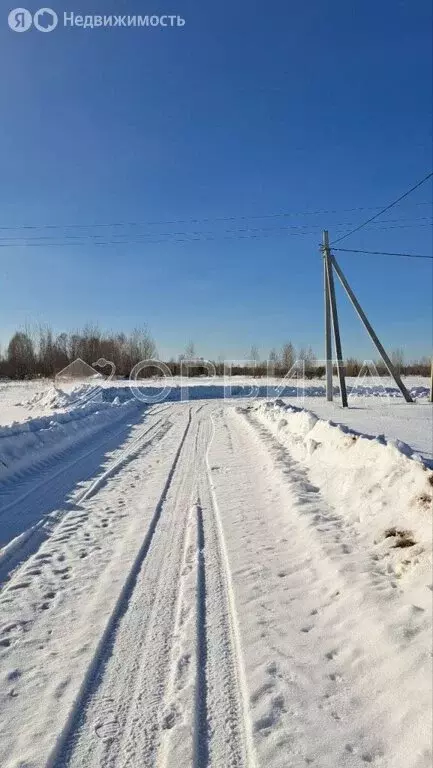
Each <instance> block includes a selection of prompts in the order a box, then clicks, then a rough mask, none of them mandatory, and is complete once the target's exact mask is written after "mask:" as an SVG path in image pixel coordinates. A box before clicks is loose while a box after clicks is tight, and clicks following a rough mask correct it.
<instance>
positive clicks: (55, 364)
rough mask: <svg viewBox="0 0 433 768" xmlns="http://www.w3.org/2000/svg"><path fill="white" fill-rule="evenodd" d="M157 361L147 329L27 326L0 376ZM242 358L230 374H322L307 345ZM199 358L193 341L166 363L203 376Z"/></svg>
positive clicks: (414, 368) (120, 372)
mask: <svg viewBox="0 0 433 768" xmlns="http://www.w3.org/2000/svg"><path fill="white" fill-rule="evenodd" d="M390 356H391V359H392V362H393V364H394V366H395V367H396V369H397V371H398V372H399V373H400V374H405V375H417V376H428V375H430V366H431V361H430V360H429V359H428V358H427V357H425V358H421V359H420V360H416V361H412V362H410V363H406V362H405V360H404V354H403V351H402V350H401V349H394V350H393V351H392V352H391V355H390ZM157 357H158V353H157V349H156V345H155V342H154V340H153V338H152V336H151V334H150V332H149V330H148V328H147V327H146V326H143V327H141V328H135V329H134V330H133V331H131V332H130V333H128V334H126V333H110V332H104V331H101V330H100V329H99V328H98V327H95V326H90V325H87V326H85V327H84V328H83V329H82V330H78V331H73V332H69V333H60V334H57V335H54V334H53V332H52V330H51V329H50V328H48V327H39V328H38V329H37V330H32V329H28V328H26V329H25V330H22V331H17V332H16V333H14V335H13V336H12V338H11V340H10V342H9V344H8V345H7V347H6V349H5V350H4V351H3V353H2V351H1V350H0V378H3V379H14V380H17V379H18V380H19V379H32V378H36V377H46V378H53V377H54V376H56V374H58V373H60V372H61V371H62V370H63V369H64V368H66V366H68V365H69V364H70V363H72V362H73V361H74V360H77V359H78V358H80V359H81V360H83V361H84V362H85V363H87V364H88V365H90V366H93V365H94V363H96V362H97V361H101V360H102V361H108V362H109V363H112V364H113V365H114V366H115V375H116V376H118V377H121V378H124V377H128V376H129V374H130V372H131V370H132V368H133V367H134V366H135V365H136V364H137V363H139V362H141V361H142V360H156V359H157ZM245 358H246V359H245V361H242V362H241V361H239V364H238V365H235V364H233V365H232V369H231V373H232V374H233V375H252V376H266V375H267V374H268V373H275V375H276V376H285V375H286V374H287V373H288V372H289V371H290V369H291V368H292V367H293V366H294V364H295V363H296V362H297V361H302V362H303V363H304V368H305V376H306V377H307V378H321V377H323V376H324V375H325V368H324V365H323V362H320V361H319V362H318V361H317V358H316V356H315V355H314V353H313V351H312V349H311V347H300V348H299V349H295V347H294V345H293V344H292V343H291V342H290V341H288V342H287V343H286V344H284V345H283V346H282V347H281V349H278V350H277V349H275V348H274V349H271V350H270V352H269V354H268V356H267V359H266V360H264V361H263V360H262V359H261V357H260V354H259V350H258V347H257V346H255V345H253V346H252V347H251V349H250V350H249V352H248V353H247V354H246V355H245ZM201 360H202V358H200V357H199V356H198V355H197V354H196V350H195V345H194V343H193V342H189V343H188V344H187V346H186V347H185V350H184V351H183V352H182V353H181V354H179V356H178V359H177V360H175V359H173V358H172V359H171V360H168V361H166V362H165V364H166V365H167V366H168V368H169V369H170V372H171V373H172V375H174V376H176V375H179V374H180V373H181V368H182V373H183V374H184V375H185V374H186V375H189V376H200V375H207V374H208V370H207V367H206V365H205V362H204V361H203V364H202V365H201ZM186 361H188V362H189V363H190V364H189V365H188V366H186V365H185V363H186ZM182 364H183V365H182ZM213 365H214V366H215V370H216V373H217V374H218V375H222V374H223V373H224V361H222V360H219V361H216V362H213ZM363 367H364V363H363V361H360V360H357V359H355V358H349V359H347V360H346V361H345V368H346V374H347V376H358V374H359V373H360V372H361V371H362V369H363ZM375 367H376V370H377V372H378V373H379V375H386V374H387V373H388V372H387V369H386V367H385V366H384V364H383V362H382V361H381V360H380V361H376V363H375ZM98 372H100V373H106V372H105V371H104V370H103V364H102V365H100V367H98V368H95V373H98ZM158 373H159V371H158V369H157V368H154V369H152V368H147V369H146V370H145V371H143V373H142V374H141V375H142V376H144V377H151V376H153V375H158ZM334 373H336V371H335V370H334Z"/></svg>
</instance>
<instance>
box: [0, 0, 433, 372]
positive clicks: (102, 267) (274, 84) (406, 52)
mask: <svg viewBox="0 0 433 768" xmlns="http://www.w3.org/2000/svg"><path fill="white" fill-rule="evenodd" d="M25 5H27V7H28V8H29V9H30V10H31V11H35V10H37V8H38V7H39V5H38V4H36V5H35V4H34V3H32V4H29V3H25ZM10 7H11V5H10V4H9V5H7V6H5V4H4V3H3V9H4V10H2V15H3V19H2V21H1V25H0V50H1V57H2V78H1V82H0V104H1V113H2V117H1V121H0V179H1V183H0V204H1V216H0V226H2V227H21V226H22V225H42V224H55V225H65V224H94V223H108V224H111V223H115V222H170V221H173V220H181V221H182V220H184V223H182V224H168V223H160V224H153V225H148V226H143V227H138V228H137V227H122V228H112V229H111V228H99V229H98V228H96V229H95V228H89V229H67V230H62V229H60V230H44V229H37V230H21V229H14V230H2V231H0V238H5V237H19V236H26V237H30V236H32V237H49V238H54V237H55V236H56V235H57V234H58V237H59V238H60V241H59V242H60V243H64V242H65V238H64V235H65V234H68V235H75V236H76V235H77V234H78V235H80V234H81V235H94V234H97V235H98V234H99V235H101V234H102V237H103V238H105V239H106V240H110V241H112V240H113V239H114V240H116V239H119V240H123V241H127V242H123V243H122V244H117V245H114V246H110V247H103V246H98V247H96V246H94V245H92V244H91V242H92V241H91V239H89V238H83V240H79V241H78V242H79V243H81V244H80V245H76V246H70V247H67V246H64V245H59V246H58V247H51V246H50V247H46V246H45V245H44V242H45V243H46V242H47V241H44V240H39V241H32V242H39V243H41V244H42V245H41V247H35V248H30V247H27V248H25V247H19V248H18V247H13V248H10V247H2V248H0V296H1V300H0V328H1V331H0V341H1V342H2V344H3V345H4V344H5V343H6V342H7V339H8V337H9V336H10V334H11V333H12V331H13V330H14V329H15V328H16V327H17V326H22V325H23V324H24V323H26V322H29V323H39V322H43V323H45V322H48V323H50V324H51V325H52V326H53V327H54V329H55V330H56V331H61V330H63V329H65V330H68V329H73V328H76V327H79V326H82V325H83V324H84V323H86V322H93V323H98V324H99V325H100V326H101V327H104V328H110V329H120V328H122V329H125V330H128V329H129V328H131V327H133V326H134V325H137V324H141V323H143V322H146V323H148V325H149V327H150V330H151V331H152V333H153V335H154V337H155V339H156V342H157V345H158V348H159V351H160V353H161V355H162V356H163V357H168V356H170V355H171V354H176V353H178V352H179V351H181V350H182V349H183V347H184V346H185V344H186V342H187V341H188V340H189V339H193V340H194V341H195V344H196V348H197V352H198V353H200V354H202V355H204V356H209V357H213V356H218V355H224V356H226V357H239V356H243V355H244V354H245V352H246V351H247V350H248V349H249V347H250V346H251V344H253V343H255V344H257V345H258V346H259V347H260V349H261V352H262V354H263V355H266V354H267V352H268V351H269V348H270V347H272V346H279V345H280V344H282V343H283V342H284V341H285V340H287V339H292V340H293V342H294V343H295V344H296V345H300V344H311V345H312V346H313V348H314V350H315V351H316V353H317V354H318V355H320V354H321V353H322V348H323V345H322V325H323V310H322V273H321V259H320V255H319V252H318V243H319V241H320V237H321V233H320V230H321V228H322V227H323V226H327V227H328V228H329V230H330V234H331V239H332V237H334V238H335V237H336V235H337V233H342V232H343V231H345V227H344V226H337V225H347V228H348V229H350V225H351V224H356V223H357V222H358V221H362V219H363V218H367V216H368V215H369V213H371V214H372V213H374V211H355V212H350V211H348V210H347V209H352V208H356V207H363V206H366V207H368V206H381V205H382V204H383V205H384V204H386V203H387V202H389V201H391V200H392V199H394V198H395V197H397V196H398V195H399V194H400V193H402V192H404V191H405V190H406V189H407V188H409V187H410V186H412V184H414V183H415V182H416V181H417V180H418V179H420V178H422V177H423V176H424V175H426V173H427V172H428V171H429V170H430V168H431V166H432V136H431V133H432V99H431V94H432V42H431V29H432V9H431V2H430V0H380V2H378V0H356V2H354V1H353V0H330V2H323V1H322V0H310V2H292V0H284V1H283V0H275V2H273V3H270V4H269V3H263V2H262V3H258V2H256V0H252V1H251V0H250V2H245V0H238V1H237V2H236V3H233V2H227V0H220V2H218V3H208V2H203V3H198V2H192V1H187V0H176V3H174V4H173V3H172V2H171V3H169V4H167V2H166V0H161V2H158V3H153V4H150V5H149V4H145V5H143V4H142V3H137V2H133V0H129V2H121V3H119V2H117V3H114V2H112V1H111V0H108V2H103V3H102V2H100V1H99V2H95V3H94V4H93V5H92V4H91V3H90V2H88V1H87V2H86V3H85V4H83V5H81V6H79V7H78V6H77V4H76V3H74V4H72V3H71V4H69V5H68V4H67V3H66V2H65V3H62V4H59V3H57V2H56V3H55V4H54V5H53V6H52V7H53V8H54V9H55V10H56V11H57V12H58V13H59V14H63V11H65V10H68V11H70V10H74V12H75V13H83V14H85V13H105V14H107V15H108V14H110V13H114V14H120V13H125V14H126V13H129V14H134V13H141V14H145V13H164V12H166V13H179V14H180V15H182V16H183V17H184V18H185V19H186V25H185V26H184V27H183V28H182V29H177V28H174V29H164V30H161V29H134V28H129V29H128V28H127V29H119V28H116V29H114V28H113V29H99V30H96V29H95V30H89V29H86V30H84V29H61V28H57V29H56V30H54V31H53V32H51V33H49V34H43V33H40V32H38V31H37V30H35V29H32V30H30V31H28V32H26V33H22V34H16V33H14V32H12V31H11V30H9V28H8V26H7V13H8V11H9V10H10ZM431 199H432V189H431V185H429V184H426V185H424V187H423V188H421V189H420V190H418V191H417V192H416V193H415V194H414V195H412V196H411V197H410V198H409V199H408V201H407V202H405V203H403V204H401V205H399V206H398V207H396V208H394V209H393V210H392V211H390V213H389V214H387V215H386V216H384V217H383V220H384V221H385V220H388V221H389V223H388V225H387V227H388V228H387V229H384V227H385V223H382V224H378V225H371V227H369V228H368V229H365V230H364V231H363V232H360V233H359V234H356V235H354V236H353V237H351V238H349V239H348V240H347V241H346V242H345V243H344V245H346V246H347V247H351V248H367V249H372V250H390V251H394V250H397V251H411V252H414V253H427V254H429V253H431V252H432V242H431V229H430V228H429V227H428V226H426V224H428V223H429V222H428V221H427V220H426V219H428V218H431V216H432V207H431V205H425V204H423V203H427V202H428V201H431ZM317 210H329V211H335V213H329V214H326V215H322V216H314V215H310V216H305V215H303V216H290V217H273V218H254V219H249V218H248V219H242V218H238V217H250V216H255V217H258V216H262V215H263V214H274V213H280V212H294V213H297V212H306V211H317ZM219 217H236V218H234V220H228V221H220V222H218V221H214V219H216V218H219ZM421 217H426V218H421ZM194 219H199V220H201V219H211V221H199V222H197V223H194V221H193V220H194ZM403 224H404V225H405V226H403ZM288 226H292V227H305V229H304V230H302V229H301V230H287V229H281V230H278V229H276V228H277V227H288ZM251 228H254V229H264V228H271V229H270V230H269V229H266V231H265V232H255V231H254V232H251V231H250V232H247V233H245V232H242V231H239V230H244V229H250V230H251ZM225 230H236V231H235V232H229V233H227V232H226V231H225ZM302 231H304V233H305V234H302V235H300V234H299V232H302ZM173 232H188V233H191V232H200V233H203V232H205V233H208V234H207V235H206V236H207V237H208V238H211V239H207V240H205V239H203V235H202V234H200V235H198V236H197V235H191V234H188V235H187V236H186V237H187V242H169V240H176V237H172V238H171V237H168V236H167V233H173ZM295 233H296V234H295ZM245 234H249V235H251V234H258V235H260V236H259V237H255V238H252V237H240V235H245ZM193 237H199V238H200V240H192V238H193ZM158 239H159V240H163V242H156V243H152V242H149V241H151V240H158ZM178 239H180V236H178ZM137 240H141V242H137ZM146 240H147V242H146ZM1 242H2V243H5V242H6V241H5V240H4V239H3V240H2V241H1ZM51 242H57V241H56V240H53V239H52V240H51ZM340 260H341V264H342V266H343V268H344V269H345V270H346V273H347V276H348V278H349V280H350V281H351V282H352V285H353V287H354V289H355V290H356V291H357V293H358V295H359V298H360V300H361V302H362V303H363V305H364V306H365V309H366V310H367V311H368V312H369V314H370V317H371V319H372V321H373V322H374V324H375V325H376V328H377V330H378V332H379V336H380V337H381V338H382V340H383V342H384V343H385V345H388V346H390V347H391V348H392V347H395V346H403V347H404V349H405V351H406V353H407V356H408V357H415V356H418V355H421V354H428V353H429V351H430V347H431V318H432V294H431V289H432V262H428V261H421V260H419V261H417V260H409V259H398V258H387V257H385V256H384V257H372V256H357V255H350V254H345V255H344V254H341V259H340ZM339 298H340V299H341V314H342V323H343V352H344V353H345V355H348V356H349V355H354V354H355V355H360V356H364V357H370V356H371V355H372V348H371V346H370V343H369V341H368V340H367V338H366V337H365V334H364V332H363V331H362V330H361V328H360V325H359V321H358V319H357V318H356V317H355V316H354V314H353V311H352V310H351V309H350V308H349V307H348V306H347V302H346V301H344V300H343V297H341V296H340V294H339Z"/></svg>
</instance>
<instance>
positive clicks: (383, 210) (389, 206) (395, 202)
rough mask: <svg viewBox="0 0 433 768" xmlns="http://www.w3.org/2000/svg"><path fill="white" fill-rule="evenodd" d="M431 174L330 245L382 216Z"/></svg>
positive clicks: (429, 177)
mask: <svg viewBox="0 0 433 768" xmlns="http://www.w3.org/2000/svg"><path fill="white" fill-rule="evenodd" d="M432 176H433V171H431V172H430V173H428V174H427V176H425V177H424V178H423V179H421V181H419V182H418V183H417V184H415V186H413V187H411V189H408V191H407V192H404V194H403V195H400V197H398V198H397V200H394V202H392V203H390V204H389V205H387V206H386V207H385V208H383V209H382V210H381V211H379V213H376V214H375V215H374V216H371V218H369V219H367V220H366V221H364V222H362V224H359V225H358V226H357V227H355V228H354V229H351V230H350V232H346V234H345V235H343V236H342V237H339V238H337V240H334V243H331V245H334V244H335V243H340V242H341V241H342V240H345V239H346V237H349V236H350V235H353V234H354V233H355V232H359V230H360V229H362V228H363V227H365V226H366V225H367V224H370V222H372V221H374V219H377V218H378V217H379V216H382V214H383V213H386V211H389V209H390V208H393V207H394V205H397V203H399V202H400V201H401V200H404V198H405V197H407V196H408V195H410V194H411V193H412V192H414V191H415V189H418V187H420V186H421V185H422V184H425V182H426V181H428V180H429V179H431V177H432Z"/></svg>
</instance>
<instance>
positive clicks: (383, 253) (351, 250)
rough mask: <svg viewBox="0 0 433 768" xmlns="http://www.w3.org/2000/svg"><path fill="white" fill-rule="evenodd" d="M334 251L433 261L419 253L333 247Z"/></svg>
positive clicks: (431, 257)
mask: <svg viewBox="0 0 433 768" xmlns="http://www.w3.org/2000/svg"><path fill="white" fill-rule="evenodd" d="M332 250H333V251H344V252H345V253H368V254H371V255H373V256H406V257H407V258H408V259H431V260H432V261H433V256H426V255H425V254H419V253H392V252H391V251H364V250H355V249H354V248H334V247H332Z"/></svg>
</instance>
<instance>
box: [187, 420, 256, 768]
mask: <svg viewBox="0 0 433 768" xmlns="http://www.w3.org/2000/svg"><path fill="white" fill-rule="evenodd" d="M210 425H211V436H210V439H209V440H208V442H207V445H206V446H205V449H204V456H205V458H204V469H205V471H204V476H203V478H202V487H201V490H200V498H201V500H202V502H204V500H205V499H206V501H207V504H203V512H204V514H202V517H201V520H202V523H203V535H204V548H203V551H204V553H205V564H206V568H205V571H206V584H207V585H208V586H207V600H206V602H207V618H206V633H207V648H208V651H207V706H208V712H209V720H210V731H211V739H210V744H209V758H210V764H211V765H212V766H215V768H219V766H224V768H256V767H257V760H256V754H255V749H254V743H253V736H252V727H251V721H250V716H249V697H248V689H247V684H246V678H245V669H244V661H243V652H242V640H241V636H240V631H239V623H238V618H237V612H236V602H235V595H234V591H233V584H232V577H231V569H230V562H229V558H228V553H227V547H226V543H225V538H224V530H223V525H222V520H221V513H220V509H219V505H218V499H217V497H216V493H215V489H214V484H213V481H212V470H211V466H210V461H209V452H210V448H211V445H212V442H213V439H214V436H215V423H214V420H213V416H212V414H211V416H210ZM197 758H199V755H197ZM196 766H197V768H199V767H200V768H202V764H201V763H200V762H197V763H196Z"/></svg>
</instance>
